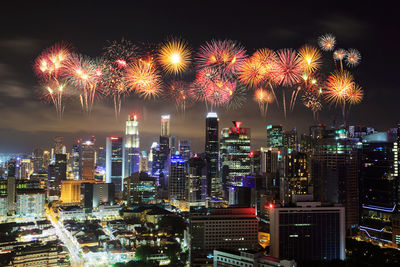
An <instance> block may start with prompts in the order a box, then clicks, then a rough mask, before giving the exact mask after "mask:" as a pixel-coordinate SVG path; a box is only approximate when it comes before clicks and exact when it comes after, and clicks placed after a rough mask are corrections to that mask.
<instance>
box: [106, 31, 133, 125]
mask: <svg viewBox="0 0 400 267" xmlns="http://www.w3.org/2000/svg"><path fill="white" fill-rule="evenodd" d="M103 50H104V53H103V59H104V62H103V72H104V76H103V80H102V82H103V87H104V88H105V89H106V90H107V92H106V94H107V95H110V96H112V97H113V100H114V112H115V118H118V117H119V114H120V112H121V100H122V97H123V96H124V95H127V94H128V93H129V85H128V83H127V81H126V79H125V74H126V67H127V66H128V65H130V64H132V63H133V62H134V61H135V60H136V58H137V47H136V46H135V45H134V44H133V43H131V42H130V41H128V40H125V39H122V40H121V41H120V42H117V41H113V42H109V43H108V45H106V46H105V47H104V48H103Z"/></svg>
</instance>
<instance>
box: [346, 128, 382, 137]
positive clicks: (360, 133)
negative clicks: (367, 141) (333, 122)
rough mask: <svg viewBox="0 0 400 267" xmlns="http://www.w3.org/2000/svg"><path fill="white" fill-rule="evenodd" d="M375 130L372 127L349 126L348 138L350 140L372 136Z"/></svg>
mask: <svg viewBox="0 0 400 267" xmlns="http://www.w3.org/2000/svg"><path fill="white" fill-rule="evenodd" d="M374 133H376V132H375V129H374V128H372V127H366V126H363V125H350V126H349V131H348V136H349V137H350V138H362V137H364V136H366V135H370V134H374Z"/></svg>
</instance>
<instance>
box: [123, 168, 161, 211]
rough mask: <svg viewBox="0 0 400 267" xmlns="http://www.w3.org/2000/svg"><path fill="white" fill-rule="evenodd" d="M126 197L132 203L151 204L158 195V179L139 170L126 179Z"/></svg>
mask: <svg viewBox="0 0 400 267" xmlns="http://www.w3.org/2000/svg"><path fill="white" fill-rule="evenodd" d="M124 197H125V199H126V200H127V201H128V202H129V203H130V204H150V203H152V201H154V200H155V199H156V197H157V179H156V178H155V177H151V176H149V175H148V174H147V173H145V172H137V173H134V174H132V175H131V176H129V177H126V178H125V179H124Z"/></svg>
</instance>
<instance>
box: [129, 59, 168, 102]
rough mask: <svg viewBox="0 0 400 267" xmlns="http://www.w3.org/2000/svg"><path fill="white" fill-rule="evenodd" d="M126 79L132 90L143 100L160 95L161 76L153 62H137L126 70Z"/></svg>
mask: <svg viewBox="0 0 400 267" xmlns="http://www.w3.org/2000/svg"><path fill="white" fill-rule="evenodd" d="M126 79H127V81H128V82H129V84H130V86H131V88H132V89H134V90H135V91H136V92H137V94H138V95H139V96H141V97H143V98H145V99H147V98H155V97H158V96H159V95H160V94H161V76H160V75H159V74H158V71H157V69H156V67H155V62H154V61H151V60H149V61H146V60H142V59H140V60H138V61H137V62H135V63H133V64H132V65H130V66H129V67H128V68H127V73H126Z"/></svg>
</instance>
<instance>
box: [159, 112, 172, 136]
mask: <svg viewBox="0 0 400 267" xmlns="http://www.w3.org/2000/svg"><path fill="white" fill-rule="evenodd" d="M169 122H170V115H169V114H167V115H161V134H160V135H161V136H168V137H169V135H170V131H169Z"/></svg>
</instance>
